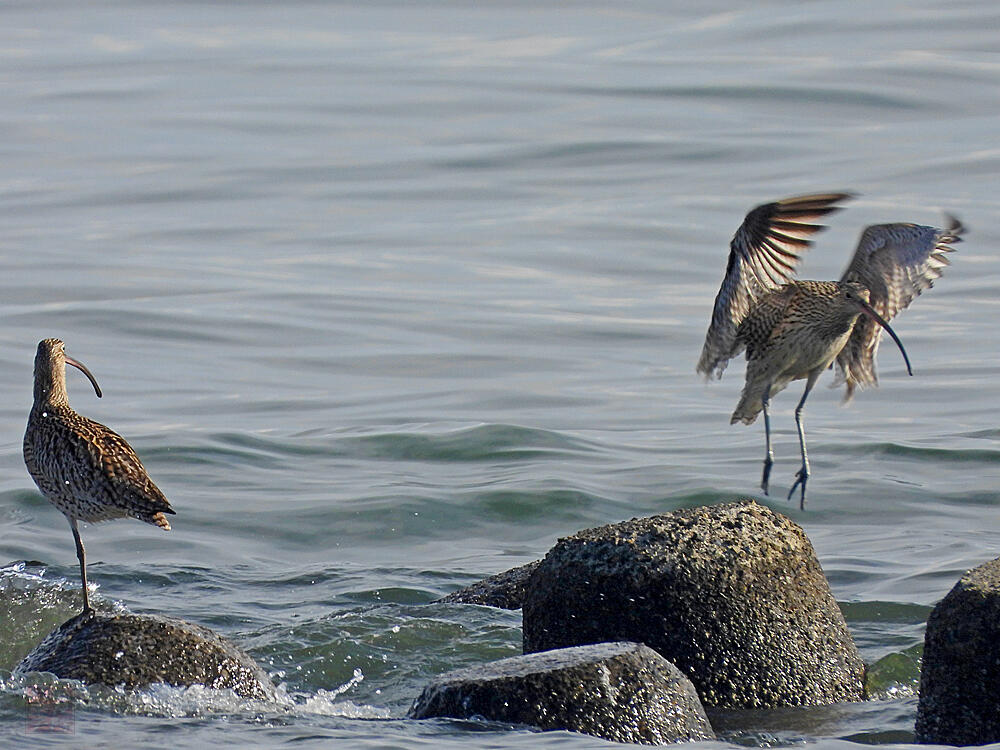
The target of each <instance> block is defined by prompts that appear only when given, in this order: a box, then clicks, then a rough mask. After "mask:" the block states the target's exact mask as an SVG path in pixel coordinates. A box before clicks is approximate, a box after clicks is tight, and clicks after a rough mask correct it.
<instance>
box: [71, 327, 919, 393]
mask: <svg viewBox="0 0 1000 750" xmlns="http://www.w3.org/2000/svg"><path fill="white" fill-rule="evenodd" d="M895 335H896V334H893V336H895ZM903 356H904V357H905V356H906V354H905V353H904V354H903ZM66 364H67V365H73V367H75V368H76V369H78V370H80V371H81V372H82V373H83V374H84V375H86V376H87V379H88V380H89V381H90V384H91V385H92V386H94V393H96V394H97V397H98V398H101V396H103V395H104V394H102V393H101V386H99V385H98V384H97V378H95V377H94V376H93V375H92V374H91V373H90V370H88V369H87V368H86V367H85V366H84V365H83V363H82V362H77V361H76V360H75V359H73V358H72V357H66Z"/></svg>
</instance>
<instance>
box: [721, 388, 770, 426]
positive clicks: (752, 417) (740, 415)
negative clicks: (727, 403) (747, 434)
mask: <svg viewBox="0 0 1000 750" xmlns="http://www.w3.org/2000/svg"><path fill="white" fill-rule="evenodd" d="M749 385H750V384H749V383H748V384H747V387H745V388H744V389H743V395H742V396H741V397H740V402H739V403H738V404H737V405H736V411H734V412H733V416H732V417H731V418H730V419H729V424H736V423H737V422H742V423H743V424H753V423H754V422H755V421H756V420H757V415H758V414H760V412H761V410H762V409H763V408H764V402H763V401H762V400H761V394H760V393H759V392H754V393H751V392H749V391H750V387H749Z"/></svg>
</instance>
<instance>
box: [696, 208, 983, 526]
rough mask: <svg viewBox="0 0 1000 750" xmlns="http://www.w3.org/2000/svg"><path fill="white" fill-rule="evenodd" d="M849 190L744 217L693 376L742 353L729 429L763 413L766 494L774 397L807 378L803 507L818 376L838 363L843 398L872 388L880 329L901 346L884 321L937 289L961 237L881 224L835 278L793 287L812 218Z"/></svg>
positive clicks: (719, 368) (813, 227)
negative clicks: (809, 411) (811, 402)
mask: <svg viewBox="0 0 1000 750" xmlns="http://www.w3.org/2000/svg"><path fill="white" fill-rule="evenodd" d="M851 197H852V195H851V194H850V193H822V194H818V195H803V196H799V197H795V198H787V199H785V200H782V201H777V202H775V203H765V204H764V205H761V206H757V208H755V209H753V210H752V211H751V212H750V213H748V214H747V215H746V218H745V219H744V220H743V224H742V225H741V226H740V228H739V229H738V230H737V231H736V234H735V235H734V236H733V239H732V242H731V243H730V251H729V263H728V265H727V266H726V276H725V278H724V279H723V280H722V287H721V288H720V289H719V294H718V295H717V296H716V298H715V308H714V310H713V311H712V323H711V325H710V326H709V329H708V334H707V335H706V336H705V345H704V347H703V348H702V351H701V359H700V360H699V361H698V372H699V373H702V374H703V375H705V376H706V377H708V376H710V375H712V374H713V373H714V374H715V375H716V377H722V372H723V370H725V368H726V364H727V363H728V362H729V360H730V359H731V358H732V357H735V356H736V355H738V354H739V353H740V352H741V351H743V350H744V349H745V350H746V359H747V370H746V383H745V384H744V386H743V395H742V397H741V398H740V402H739V404H738V405H737V407H736V411H734V412H733V416H732V419H731V423H736V422H743V423H745V424H751V423H753V422H754V420H756V419H757V415H758V414H759V413H760V412H761V411H763V412H764V435H765V441H766V448H765V454H764V473H763V476H762V478H761V483H760V486H761V489H763V490H764V494H767V489H768V479H769V477H770V474H771V465H772V464H773V463H774V454H773V452H772V451H771V420H770V416H769V414H768V406H769V404H770V400H771V397H772V396H774V395H775V394H776V393H778V392H779V391H781V390H782V389H783V388H784V387H785V386H787V385H788V384H789V383H790V382H791V381H793V380H800V379H802V378H805V379H806V387H805V392H804V393H803V394H802V398H801V399H800V400H799V404H798V406H796V407H795V426H796V427H797V428H798V433H799V448H800V450H801V452H802V468H801V469H799V471H798V474H796V480H795V483H794V484H793V485H792V488H791V490H790V491H789V493H788V499H789V500H791V498H792V495H794V494H795V490H796V489H799V490H800V491H801V495H800V507H802V508H805V502H806V481H807V480H808V479H809V457H808V454H807V453H806V437H805V432H804V430H803V427H802V408H803V406H804V405H805V403H806V397H808V396H809V391H811V390H812V387H813V385H815V383H816V379H817V378H819V376H820V375H821V374H822V372H823V371H824V370H825V369H827V368H828V367H832V366H833V365H834V364H836V367H837V376H836V380H835V382H834V385H841V384H843V385H846V393H845V396H844V401H845V402H846V401H849V400H850V399H851V397H852V396H853V395H854V391H855V389H856V388H857V387H859V386H862V387H863V386H869V385H872V386H874V385H878V377H877V376H876V373H875V352H876V351H877V350H878V344H879V339H880V337H881V334H882V329H883V328H884V329H885V330H886V332H887V333H888V334H889V335H890V336H892V339H893V340H894V341H895V342H896V344H897V346H899V350H900V351H901V352H902V354H903V359H904V361H905V362H906V369H907V371H908V372H909V373H910V374H911V375H912V374H913V372H912V370H910V361H909V358H908V357H907V356H906V350H905V349H903V344H902V342H901V341H900V340H899V337H898V336H896V334H895V332H894V331H893V330H892V328H890V327H889V323H888V321H889V320H891V319H892V318H893V316H895V315H896V314H897V313H898V312H899V311H900V310H903V309H905V308H906V307H907V306H908V305H909V304H910V302H911V301H912V300H913V298H914V297H916V296H917V295H918V294H920V293H921V292H922V291H923V290H924V289H928V288H930V287H931V286H933V283H934V280H935V279H937V278H938V277H939V276H940V275H941V272H942V271H943V269H944V267H945V266H947V265H948V264H949V260H948V257H947V256H946V255H945V253H949V252H951V251H952V250H953V248H951V247H949V245H950V244H954V243H956V242H961V237H960V235H961V234H962V233H963V232H964V231H965V227H963V226H962V224H961V222H959V221H958V219H956V218H954V217H952V216H947V217H946V218H947V220H948V228H947V229H935V228H934V227H925V226H919V225H917V224H877V225H873V226H870V227H867V228H866V229H865V230H864V231H863V232H862V233H861V240H860V241H859V243H858V248H857V250H855V251H854V257H853V258H852V259H851V262H850V264H849V265H848V266H847V270H846V271H844V275H843V276H841V278H840V281H798V280H796V279H795V271H796V268H797V267H798V264H799V261H800V260H801V259H802V254H803V253H804V252H805V251H806V250H807V249H808V248H809V246H810V245H811V244H812V242H811V241H810V240H809V237H810V236H811V235H813V234H815V233H816V232H818V231H820V230H822V229H824V228H825V227H823V226H821V225H819V224H816V223H814V222H815V221H816V220H817V219H820V218H821V217H823V216H825V215H827V214H829V213H832V212H834V211H837V210H839V209H840V208H841V206H839V205H837V204H838V203H841V202H843V201H845V200H847V199H849V198H851Z"/></svg>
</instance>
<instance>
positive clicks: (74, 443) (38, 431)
mask: <svg viewBox="0 0 1000 750" xmlns="http://www.w3.org/2000/svg"><path fill="white" fill-rule="evenodd" d="M67 364H69V365H73V366H74V367H76V368H78V369H79V370H81V371H82V372H83V374H84V375H86V376H87V378H88V379H89V380H90V382H91V384H92V385H93V386H94V391H95V392H96V393H97V397H98V398H100V397H101V388H100V386H98V385H97V380H95V379H94V376H93V375H91V373H90V370H88V369H87V368H86V367H84V366H83V365H82V364H81V363H80V362H77V361H76V360H75V359H72V358H70V357H67V356H66V349H65V346H64V345H63V342H62V341H60V340H59V339H45V340H44V341H40V342H39V343H38V351H37V352H36V354H35V401H34V405H33V406H32V407H31V414H30V416H29V417H28V428H27V430H26V431H25V433H24V463H25V465H27V467H28V473H30V474H31V478H32V479H34V480H35V484H37V485H38V489H39V490H41V491H42V494H43V495H45V497H46V498H47V499H48V500H49V502H51V503H52V504H53V505H54V506H56V507H57V508H58V509H59V510H61V511H62V512H63V513H64V514H65V516H66V518H67V519H68V520H69V526H70V528H71V529H72V530H73V540H74V541H75V542H76V556H77V558H78V559H79V561H80V579H81V580H82V582H83V611H84V612H87V611H89V610H90V598H89V594H88V591H87V556H86V553H85V552H84V549H83V541H82V540H81V539H80V530H79V529H78V528H77V521H78V520H80V521H87V522H88V523H93V522H96V521H108V520H111V519H113V518H126V517H131V518H138V519H139V520H140V521H145V522H146V523H151V524H154V525H155V526H159V527H160V528H161V529H163V530H164V531H170V523H169V522H168V521H167V518H166V516H165V515H164V514H165V513H171V514H172V513H174V510H173V509H172V508H171V507H170V503H168V502H167V498H165V497H164V496H163V493H162V492H160V490H159V488H158V487H157V486H156V485H155V484H153V480H151V479H150V478H149V475H148V474H146V469H145V468H143V465H142V462H141V461H140V460H139V457H138V456H137V455H136V454H135V451H134V450H132V446H130V445H129V444H128V443H126V442H125V439H124V438H123V437H122V436H121V435H119V434H118V433H116V432H114V431H113V430H110V429H109V428H107V427H105V426H104V425H102V424H99V423H98V422H94V421H93V420H91V419H87V418H86V417H82V416H80V415H79V414H77V413H76V412H75V411H73V408H72V407H71V406H70V405H69V398H68V397H67V395H66V365H67Z"/></svg>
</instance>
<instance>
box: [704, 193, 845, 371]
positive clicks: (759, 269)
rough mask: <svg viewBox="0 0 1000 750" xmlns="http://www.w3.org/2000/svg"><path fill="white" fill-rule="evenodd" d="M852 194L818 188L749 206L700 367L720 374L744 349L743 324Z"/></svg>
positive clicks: (790, 273) (788, 275)
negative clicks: (823, 219) (815, 191)
mask: <svg viewBox="0 0 1000 750" xmlns="http://www.w3.org/2000/svg"><path fill="white" fill-rule="evenodd" d="M851 197H852V195H851V194H850V193H818V194H814V195H802V196H798V197H794V198H786V199H784V200H781V201H776V202H774V203H765V204H763V205H760V206H757V207H756V208H755V209H753V210H752V211H750V213H748V214H747V215H746V218H744V220H743V223H742V224H741V225H740V228H739V229H738V230H737V231H736V234H735V235H734V236H733V239H732V242H730V251H729V261H728V264H727V266H726V275H725V277H724V278H723V281H722V286H721V287H720V288H719V293H718V295H717V296H716V298H715V306H714V308H713V311H712V322H711V325H710V326H709V329H708V333H707V334H706V336H705V344H704V346H703V347H702V351H701V357H700V359H699V360H698V368H697V370H698V372H699V373H701V374H703V375H705V376H706V377H709V376H710V375H712V374H715V376H716V377H722V372H723V371H724V370H725V369H726V365H727V364H728V363H729V360H730V359H732V358H733V357H735V356H736V355H737V354H739V353H740V352H741V351H742V350H743V341H742V340H741V337H740V336H738V335H737V330H738V329H739V327H740V324H741V323H742V322H743V321H744V319H745V318H746V317H747V315H748V314H749V313H750V311H751V309H753V308H754V307H755V306H756V305H757V303H758V302H759V301H760V300H761V298H763V297H764V296H765V295H768V294H770V293H771V292H774V291H776V290H778V289H780V288H781V287H783V286H784V285H785V284H787V283H788V282H790V281H792V280H793V279H794V278H795V272H796V270H797V268H798V264H799V262H800V261H801V260H802V255H803V254H804V253H805V251H806V250H807V249H808V248H809V247H810V246H811V245H812V242H811V241H810V240H809V237H811V236H812V235H814V234H815V233H817V232H819V231H821V230H823V229H825V227H824V226H823V225H821V224H816V223H814V222H815V221H816V220H817V219H819V218H821V217H823V216H826V215H827V214H830V213H832V212H834V211H837V210H839V209H840V208H841V206H838V205H836V204H838V203H841V202H843V201H845V200H848V199H849V198H851Z"/></svg>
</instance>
